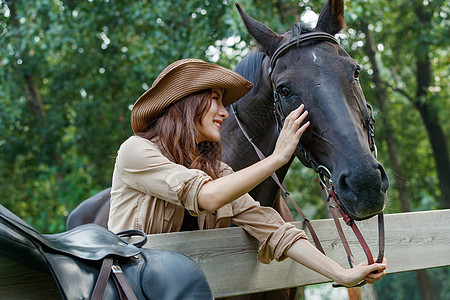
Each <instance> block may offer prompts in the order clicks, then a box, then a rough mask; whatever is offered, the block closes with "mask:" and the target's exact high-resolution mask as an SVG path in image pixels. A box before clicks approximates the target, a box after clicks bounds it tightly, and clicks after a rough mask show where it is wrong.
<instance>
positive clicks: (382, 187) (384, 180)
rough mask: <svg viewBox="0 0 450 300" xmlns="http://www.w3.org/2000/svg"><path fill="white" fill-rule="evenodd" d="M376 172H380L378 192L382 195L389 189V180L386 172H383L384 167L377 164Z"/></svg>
mask: <svg viewBox="0 0 450 300" xmlns="http://www.w3.org/2000/svg"><path fill="white" fill-rule="evenodd" d="M378 170H379V171H380V177H381V185H380V190H381V191H382V192H383V193H386V191H387V190H388V188H389V178H388V176H387V174H386V171H385V170H384V167H383V165H382V164H378Z"/></svg>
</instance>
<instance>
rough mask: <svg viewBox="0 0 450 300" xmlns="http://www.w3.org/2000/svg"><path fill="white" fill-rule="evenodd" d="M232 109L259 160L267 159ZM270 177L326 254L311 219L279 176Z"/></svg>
mask: <svg viewBox="0 0 450 300" xmlns="http://www.w3.org/2000/svg"><path fill="white" fill-rule="evenodd" d="M231 109H232V111H233V114H234V117H235V119H236V122H237V124H238V126H239V128H240V129H241V131H242V133H244V136H245V137H246V138H247V140H248V141H249V142H250V144H251V145H252V146H253V148H254V149H255V152H256V154H257V155H258V157H259V159H260V160H263V159H264V158H266V157H265V155H264V154H263V153H262V152H261V150H259V148H258V147H257V146H256V145H255V144H254V143H253V141H252V139H251V138H250V137H249V136H248V134H247V132H246V131H245V130H244V127H242V124H241V121H240V120H239V118H238V116H237V113H236V110H235V109H234V106H233V105H231ZM270 176H271V177H272V179H273V180H274V181H275V183H276V184H277V185H278V187H279V188H280V189H281V191H282V192H283V194H284V195H285V196H286V197H287V198H288V199H289V200H290V201H291V203H292V205H294V207H295V209H296V210H297V212H298V213H299V214H300V216H301V217H302V219H303V223H304V224H305V225H306V226H307V227H308V230H309V232H310V233H311V237H312V238H313V241H314V245H315V246H316V248H317V249H319V251H320V252H322V253H323V254H325V251H324V250H323V247H322V245H321V244H320V240H319V237H318V236H317V234H316V231H315V230H314V228H313V227H312V225H311V222H310V221H309V219H308V218H307V217H306V215H305V214H304V213H303V211H302V210H301V209H300V207H299V206H298V205H297V203H296V202H295V201H294V200H293V199H292V198H291V196H290V195H289V192H288V191H286V189H285V188H284V187H283V185H282V184H281V182H280V180H279V179H278V176H277V174H276V173H275V172H274V173H272V174H271V175H270Z"/></svg>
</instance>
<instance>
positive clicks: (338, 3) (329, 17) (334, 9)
mask: <svg viewBox="0 0 450 300" xmlns="http://www.w3.org/2000/svg"><path fill="white" fill-rule="evenodd" d="M344 27H345V18H344V0H328V1H327V3H326V4H325V6H324V7H323V9H322V11H321V12H320V15H319V20H318V21H317V26H316V28H317V29H319V30H321V31H324V32H327V33H329V34H332V35H335V34H336V33H338V32H339V31H341V30H342V29H343V28H344Z"/></svg>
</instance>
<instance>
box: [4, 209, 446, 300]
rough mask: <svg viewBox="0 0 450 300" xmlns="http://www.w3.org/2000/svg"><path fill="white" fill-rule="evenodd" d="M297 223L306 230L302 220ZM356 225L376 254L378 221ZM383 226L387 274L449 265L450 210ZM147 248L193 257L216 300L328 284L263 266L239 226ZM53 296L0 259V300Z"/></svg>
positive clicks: (291, 267)
mask: <svg viewBox="0 0 450 300" xmlns="http://www.w3.org/2000/svg"><path fill="white" fill-rule="evenodd" d="M294 224H295V225H296V226H297V227H299V228H303V227H302V225H303V224H302V222H295V223H294ZM312 225H313V227H314V228H315V230H316V231H317V234H318V236H319V238H320V239H321V243H322V246H323V247H324V250H325V252H326V253H327V255H328V256H330V257H331V258H333V259H334V260H336V261H337V262H338V263H339V264H341V265H342V266H345V267H347V261H346V255H345V251H344V249H343V247H342V244H341V242H340V240H339V237H338V234H337V232H336V230H335V228H334V223H333V220H332V219H326V220H314V221H312ZM342 226H343V228H344V231H345V234H346V236H347V239H348V242H349V244H350V247H351V248H352V252H353V254H354V255H355V261H357V262H359V261H362V260H364V252H363V251H362V249H361V247H360V246H359V244H358V242H357V240H356V238H355V237H354V234H353V232H352V231H351V229H350V228H349V227H348V226H346V225H345V224H344V223H342ZM358 227H359V228H360V230H361V231H362V233H363V235H364V237H365V238H366V241H367V243H368V245H369V246H370V248H371V249H372V252H373V254H374V256H376V255H377V254H378V253H377V252H378V226H377V220H376V218H372V219H370V220H366V221H362V222H358ZM385 228H386V251H385V257H386V258H387V260H388V268H387V272H388V273H397V272H404V271H412V270H419V269H427V268H434V267H442V266H449V265H450V210H436V211H426V212H414V213H402V214H389V215H386V216H385ZM305 231H307V229H305ZM307 233H308V232H307ZM145 247H147V248H152V249H165V250H172V251H177V252H180V253H183V254H186V255H188V256H189V257H191V258H192V259H193V260H194V261H195V262H196V263H197V264H198V265H199V266H200V267H201V268H202V270H203V271H204V273H205V275H206V277H207V279H208V282H209V283H210V285H211V288H212V291H213V294H214V296H215V297H216V298H220V297H225V296H233V295H242V294H248V293H254V292H261V291H268V290H275V289H280V288H286V287H294V286H303V285H309V284H316V283H323V282H327V281H329V280H328V279H327V278H325V277H323V276H321V275H319V274H317V273H315V272H313V271H311V270H309V269H307V268H305V267H303V266H301V265H299V264H297V263H296V262H294V261H292V260H290V259H287V260H285V261H283V262H275V261H274V262H272V263H271V264H268V265H265V264H261V263H259V262H258V261H257V259H256V251H257V249H258V243H257V242H256V240H255V239H253V238H252V237H251V236H249V235H248V234H247V233H245V232H244V231H243V230H242V229H241V228H224V229H215V230H205V231H193V232H182V233H170V234H156V235H150V236H149V239H148V243H147V244H146V246H145ZM55 295H58V292H57V289H56V286H55V284H54V282H53V279H52V278H51V276H50V275H46V274H42V273H38V272H35V271H33V270H31V269H28V268H26V267H23V266H21V265H19V264H17V263H16V262H13V261H10V260H7V259H6V258H4V257H0V299H44V298H48V299H51V298H53V297H54V296H55Z"/></svg>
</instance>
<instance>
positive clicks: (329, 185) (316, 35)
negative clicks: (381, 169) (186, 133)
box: [231, 32, 385, 287]
mask: <svg viewBox="0 0 450 300" xmlns="http://www.w3.org/2000/svg"><path fill="white" fill-rule="evenodd" d="M308 41H328V42H332V43H334V44H336V45H339V44H338V41H337V40H336V38H335V37H334V36H332V35H330V34H328V33H324V32H310V33H306V34H304V35H302V36H300V37H298V38H296V39H293V40H291V41H289V42H287V43H285V44H283V45H281V46H280V47H279V48H278V49H277V50H276V51H275V53H274V54H273V56H272V58H271V60H270V67H269V69H268V71H269V79H270V81H271V82H272V86H273V93H274V100H273V105H274V109H273V112H274V115H275V118H276V121H277V126H278V132H280V131H281V128H282V127H283V124H284V120H285V118H286V116H285V115H284V112H283V108H282V103H281V97H280V96H279V94H278V92H277V91H276V89H275V86H274V82H273V81H272V72H273V69H274V68H275V63H276V61H277V60H278V58H279V57H280V56H281V55H283V54H284V53H285V52H286V51H287V50H288V49H289V48H290V47H292V46H294V45H299V44H301V43H304V42H308ZM367 107H368V108H369V110H370V116H369V126H368V131H369V132H368V137H369V148H370V150H371V151H372V152H373V153H374V156H375V158H377V147H376V145H375V135H374V122H375V119H374V116H373V109H372V106H370V104H367ZM231 108H232V112H233V114H234V117H235V119H236V122H237V124H238V126H239V128H240V130H241V131H242V133H243V134H244V136H245V137H246V138H247V140H248V141H249V142H250V144H251V145H252V146H253V148H254V149H255V151H256V153H257V155H258V157H259V159H260V160H263V159H264V158H265V156H264V154H263V153H262V152H261V150H260V149H259V148H258V147H257V146H256V145H255V144H254V143H253V141H252V139H251V138H250V137H249V135H248V134H247V132H246V131H245V129H244V127H243V126H242V123H241V121H240V120H239V118H238V114H237V111H236V109H235V107H234V105H231ZM297 151H298V153H299V154H300V157H299V159H300V161H301V162H302V163H303V164H304V165H305V166H306V167H311V168H312V169H313V170H314V171H315V172H316V173H317V174H318V176H319V184H320V186H321V188H322V189H323V190H325V191H326V192H327V202H328V205H329V208H330V211H331V213H332V216H333V219H334V223H335V226H336V230H337V231H338V234H339V237H340V239H341V241H342V244H343V246H344V249H345V252H346V254H347V260H348V263H349V265H350V267H351V268H353V267H354V259H353V254H352V252H351V250H350V246H349V244H348V242H347V239H346V237H345V234H344V232H343V230H342V227H341V224H340V222H339V217H338V214H337V212H336V209H337V210H338V211H339V213H340V215H341V216H342V218H343V220H344V222H345V223H346V224H347V225H348V226H350V227H351V229H352V230H353V232H354V234H355V236H356V238H357V239H358V242H359V243H360V244H361V246H362V248H363V250H364V253H365V255H366V257H367V262H368V264H369V265H370V264H373V263H374V259H373V256H372V253H371V251H370V248H369V246H368V245H367V243H366V241H365V239H364V237H363V236H362V234H361V232H360V230H359V229H358V227H357V226H356V223H355V221H354V220H353V219H352V218H351V217H350V215H349V213H348V212H347V210H346V208H345V207H344V205H343V204H342V203H341V201H340V200H339V196H338V195H337V193H336V191H335V189H334V186H333V182H332V180H331V178H332V176H331V173H330V171H329V170H328V169H327V168H326V167H325V166H323V165H320V164H319V163H318V162H317V161H316V160H315V159H314V157H313V156H312V155H311V154H310V153H309V152H308V151H307V150H306V149H305V148H304V147H303V146H302V144H301V143H299V144H298V145H297ZM297 157H298V156H297ZM271 177H272V179H273V180H274V181H275V183H276V184H277V185H278V186H279V188H280V189H281V191H282V192H283V193H284V195H285V196H286V197H287V198H288V199H289V200H290V201H291V203H292V205H293V206H294V207H295V209H296V210H297V212H298V213H299V215H300V216H301V217H302V219H303V223H304V224H305V225H306V226H307V227H308V229H309V231H310V233H311V237H312V238H313V240H314V244H315V246H316V248H317V249H318V250H319V251H320V252H322V253H323V254H325V251H324V250H323V247H322V245H321V243H320V240H319V238H318V237H317V234H316V232H315V231H314V229H313V227H312V225H311V223H310V221H309V219H308V218H307V217H306V215H305V214H304V213H303V211H302V210H301V209H300V207H299V206H298V205H297V203H296V202H295V201H294V200H293V199H292V198H291V197H290V194H289V192H287V191H286V189H284V187H283V186H282V184H281V182H280V180H279V179H278V176H277V175H276V173H275V172H274V173H272V175H271ZM378 239H379V242H378V248H379V249H378V251H379V252H378V253H379V254H378V257H377V260H376V262H377V263H381V262H382V261H383V257H384V245H385V235H384V215H383V212H380V213H379V214H378ZM364 284H366V282H365V280H363V281H361V282H360V283H358V284H356V285H355V286H354V287H359V286H363V285H364ZM333 287H342V285H340V284H337V283H334V284H333Z"/></svg>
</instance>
